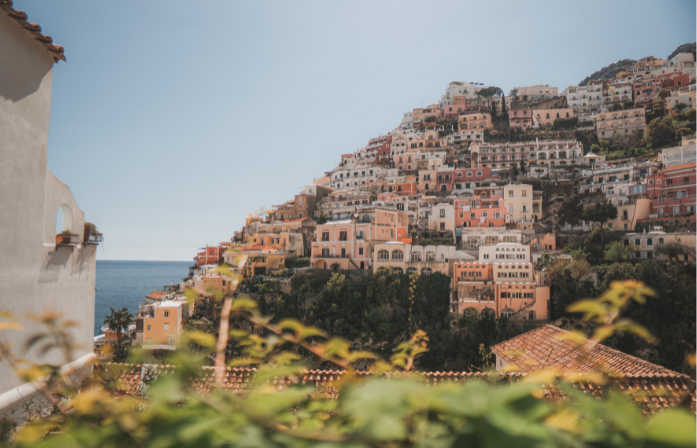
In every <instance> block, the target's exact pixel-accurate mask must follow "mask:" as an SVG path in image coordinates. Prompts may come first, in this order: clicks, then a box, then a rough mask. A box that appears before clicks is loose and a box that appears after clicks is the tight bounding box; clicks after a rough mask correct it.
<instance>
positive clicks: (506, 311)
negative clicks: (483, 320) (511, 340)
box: [501, 293, 515, 319]
mask: <svg viewBox="0 0 697 448" xmlns="http://www.w3.org/2000/svg"><path fill="white" fill-rule="evenodd" d="M503 294H505V293H501V297H503ZM509 294H510V293H509ZM513 314H515V312H514V311H513V310H512V309H510V308H506V309H504V310H503V311H501V317H504V318H506V319H508V318H510V317H513Z"/></svg>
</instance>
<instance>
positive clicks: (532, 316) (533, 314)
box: [528, 311, 536, 320]
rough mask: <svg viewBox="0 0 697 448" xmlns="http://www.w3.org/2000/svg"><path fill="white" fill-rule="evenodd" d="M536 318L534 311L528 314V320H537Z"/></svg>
mask: <svg viewBox="0 0 697 448" xmlns="http://www.w3.org/2000/svg"><path fill="white" fill-rule="evenodd" d="M535 318H536V316H535V312H534V311H530V312H529V313H528V320H535Z"/></svg>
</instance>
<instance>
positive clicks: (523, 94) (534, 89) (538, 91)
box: [518, 84, 559, 101]
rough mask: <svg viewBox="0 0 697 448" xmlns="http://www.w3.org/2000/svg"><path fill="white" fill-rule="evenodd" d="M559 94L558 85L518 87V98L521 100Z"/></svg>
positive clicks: (551, 96)
mask: <svg viewBox="0 0 697 448" xmlns="http://www.w3.org/2000/svg"><path fill="white" fill-rule="evenodd" d="M558 95H559V88H558V87H550V86H549V84H545V85H542V84H538V85H536V86H523V87H518V98H519V99H521V100H523V101H530V100H536V99H544V98H553V97H555V96H558Z"/></svg>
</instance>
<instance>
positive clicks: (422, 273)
mask: <svg viewBox="0 0 697 448" xmlns="http://www.w3.org/2000/svg"><path fill="white" fill-rule="evenodd" d="M432 272H433V271H432V270H431V268H423V269H421V275H430V274H431V273H432Z"/></svg>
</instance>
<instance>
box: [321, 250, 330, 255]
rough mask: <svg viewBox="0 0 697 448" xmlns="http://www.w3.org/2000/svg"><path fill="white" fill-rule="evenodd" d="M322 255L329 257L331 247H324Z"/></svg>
mask: <svg viewBox="0 0 697 448" xmlns="http://www.w3.org/2000/svg"><path fill="white" fill-rule="evenodd" d="M322 256H323V257H328V256H329V249H322Z"/></svg>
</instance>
